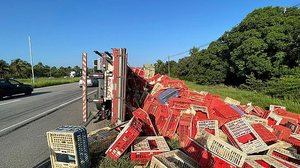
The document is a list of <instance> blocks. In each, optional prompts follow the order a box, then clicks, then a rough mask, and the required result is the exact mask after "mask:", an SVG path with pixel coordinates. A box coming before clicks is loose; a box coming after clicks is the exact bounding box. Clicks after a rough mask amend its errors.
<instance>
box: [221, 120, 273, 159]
mask: <svg viewBox="0 0 300 168" xmlns="http://www.w3.org/2000/svg"><path fill="white" fill-rule="evenodd" d="M222 130H223V132H224V133H225V134H227V135H228V139H229V140H230V142H231V143H232V144H234V145H235V146H236V147H238V148H240V149H241V150H242V151H244V152H245V153H247V154H253V153H258V152H262V151H266V150H268V146H267V144H266V143H265V142H264V141H263V140H262V139H261V137H260V136H259V135H258V134H257V132H256V131H255V130H254V129H253V128H252V127H251V125H250V124H249V123H248V122H247V121H246V120H245V119H244V118H241V119H237V120H234V121H231V122H228V123H226V124H224V126H223V127H222Z"/></svg>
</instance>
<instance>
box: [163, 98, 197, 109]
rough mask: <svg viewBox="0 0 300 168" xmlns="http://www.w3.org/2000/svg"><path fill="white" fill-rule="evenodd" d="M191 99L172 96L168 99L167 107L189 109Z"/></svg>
mask: <svg viewBox="0 0 300 168" xmlns="http://www.w3.org/2000/svg"><path fill="white" fill-rule="evenodd" d="M191 104H192V101H191V100H189V99H186V98H176V97H172V98H170V99H169V107H170V108H177V109H189V108H190V107H191Z"/></svg>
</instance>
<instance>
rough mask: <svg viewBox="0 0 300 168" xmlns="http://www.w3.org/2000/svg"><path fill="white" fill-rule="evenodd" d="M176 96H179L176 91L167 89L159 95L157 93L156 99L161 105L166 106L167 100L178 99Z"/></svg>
mask: <svg viewBox="0 0 300 168" xmlns="http://www.w3.org/2000/svg"><path fill="white" fill-rule="evenodd" d="M178 94H179V93H178V90H176V89H174V88H168V89H166V90H163V91H162V92H161V93H159V95H158V96H157V98H158V100H159V102H160V103H161V104H168V103H169V99H170V98H171V97H178Z"/></svg>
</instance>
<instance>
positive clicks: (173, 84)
mask: <svg viewBox="0 0 300 168" xmlns="http://www.w3.org/2000/svg"><path fill="white" fill-rule="evenodd" d="M160 83H161V84H162V85H164V86H165V87H170V88H179V89H186V90H187V89H188V87H187V86H186V85H185V84H184V82H183V81H182V80H173V79H169V80H162V81H161V82H160Z"/></svg>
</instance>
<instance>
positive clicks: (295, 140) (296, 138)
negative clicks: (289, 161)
mask: <svg viewBox="0 0 300 168" xmlns="http://www.w3.org/2000/svg"><path fill="white" fill-rule="evenodd" d="M287 142H288V143H291V144H293V146H294V147H295V148H296V150H297V153H300V135H299V134H294V135H291V136H290V137H289V138H288V140H287Z"/></svg>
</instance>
